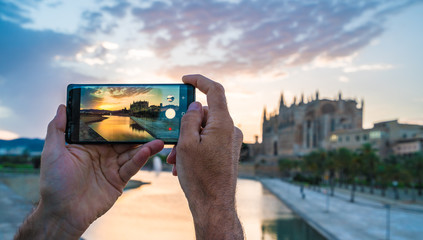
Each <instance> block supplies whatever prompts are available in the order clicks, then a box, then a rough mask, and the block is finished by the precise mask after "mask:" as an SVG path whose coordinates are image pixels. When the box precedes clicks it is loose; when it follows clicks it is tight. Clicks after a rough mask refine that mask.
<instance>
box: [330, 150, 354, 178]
mask: <svg viewBox="0 0 423 240" xmlns="http://www.w3.org/2000/svg"><path fill="white" fill-rule="evenodd" d="M333 159H334V163H335V166H336V169H337V171H338V175H339V180H340V182H341V183H342V184H346V183H347V180H348V176H349V167H350V165H351V161H352V153H351V151H350V150H349V149H347V148H340V149H338V150H337V151H336V152H335V153H334V156H333Z"/></svg>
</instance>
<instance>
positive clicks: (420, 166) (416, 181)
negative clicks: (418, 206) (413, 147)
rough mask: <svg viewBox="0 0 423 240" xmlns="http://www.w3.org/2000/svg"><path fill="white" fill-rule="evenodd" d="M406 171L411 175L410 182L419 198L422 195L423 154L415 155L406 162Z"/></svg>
mask: <svg viewBox="0 0 423 240" xmlns="http://www.w3.org/2000/svg"><path fill="white" fill-rule="evenodd" d="M405 166H406V169H407V170H408V171H409V173H410V175H411V182H412V185H413V186H416V188H417V189H418V194H419V196H421V195H422V187H423V153H421V152H420V153H417V154H415V155H414V156H412V157H411V158H410V159H408V161H406V164H405Z"/></svg>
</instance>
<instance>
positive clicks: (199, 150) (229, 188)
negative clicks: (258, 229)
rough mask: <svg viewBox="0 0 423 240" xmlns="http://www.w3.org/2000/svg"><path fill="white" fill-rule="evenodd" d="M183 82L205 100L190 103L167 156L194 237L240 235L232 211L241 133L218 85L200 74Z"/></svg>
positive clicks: (239, 236)
mask: <svg viewBox="0 0 423 240" xmlns="http://www.w3.org/2000/svg"><path fill="white" fill-rule="evenodd" d="M182 80H183V82H184V83H188V84H192V85H193V86H195V87H197V88H198V89H199V90H200V91H202V92H203V93H205V94H206V95H207V104H208V107H202V106H201V104H200V103H198V102H194V103H192V104H191V105H190V106H189V108H188V111H187V112H186V114H185V115H184V116H183V118H182V121H181V133H180V137H179V141H178V144H177V146H175V147H174V148H173V149H172V152H171V153H170V154H169V156H168V159H167V161H168V163H170V164H174V169H173V174H174V175H177V176H178V178H179V182H180V184H181V187H182V189H183V191H184V193H185V196H186V197H187V199H188V203H189V206H190V210H191V213H192V215H193V218H194V224H195V229H196V236H197V239H204V238H210V239H225V238H228V239H240V238H243V233H242V227H241V225H240V222H239V219H238V216H237V214H236V209H235V189H236V180H237V175H238V160H239V153H240V149H241V144H242V132H241V131H240V130H239V129H238V128H236V127H234V124H233V121H232V118H231V116H230V114H229V111H228V107H227V104H226V97H225V91H224V88H223V86H222V85H220V84H219V83H216V82H214V81H212V80H210V79H208V78H206V77H204V76H201V75H188V76H184V77H183V78H182Z"/></svg>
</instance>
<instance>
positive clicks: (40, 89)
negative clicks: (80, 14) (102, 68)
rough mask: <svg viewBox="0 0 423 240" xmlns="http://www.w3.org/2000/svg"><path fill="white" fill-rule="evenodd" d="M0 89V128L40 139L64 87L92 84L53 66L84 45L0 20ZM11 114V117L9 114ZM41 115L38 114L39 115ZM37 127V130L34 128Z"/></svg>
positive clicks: (73, 38) (69, 37) (70, 37)
mask: <svg viewBox="0 0 423 240" xmlns="http://www.w3.org/2000/svg"><path fill="white" fill-rule="evenodd" d="M0 32H2V33H5V34H0V52H1V54H0V76H1V78H2V83H1V87H0V102H1V110H0V111H1V112H2V114H4V113H6V115H3V116H6V117H2V118H0V126H1V127H2V129H7V130H8V131H12V132H16V133H17V134H19V135H23V136H29V137H41V136H43V135H44V134H45V133H44V131H45V129H40V126H47V124H48V122H49V121H50V120H51V119H50V117H52V116H53V115H54V112H55V109H56V108H57V105H58V104H59V103H64V102H65V97H66V85H67V84H69V83H81V82H85V81H89V80H90V81H91V82H92V81H95V79H93V78H88V77H86V76H84V75H80V74H76V73H74V72H72V71H71V70H69V69H66V68H62V67H60V66H57V64H56V62H55V57H56V56H63V57H64V58H66V57H70V56H74V55H75V53H76V52H78V51H80V50H81V49H82V48H83V47H84V46H85V45H87V42H85V41H84V40H82V39H81V38H79V37H78V36H75V35H68V34H60V33H55V32H52V31H48V30H44V31H36V30H30V29H24V28H22V27H20V26H19V25H18V24H15V23H12V22H8V21H3V20H0ZM12 113H13V114H12ZM41 113H42V114H41ZM34 126H37V127H34Z"/></svg>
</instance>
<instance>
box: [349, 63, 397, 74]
mask: <svg viewBox="0 0 423 240" xmlns="http://www.w3.org/2000/svg"><path fill="white" fill-rule="evenodd" d="M392 68H394V66H393V65H390V64H373V65H360V66H349V67H345V68H344V72H346V73H350V72H360V71H375V70H389V69H392Z"/></svg>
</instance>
